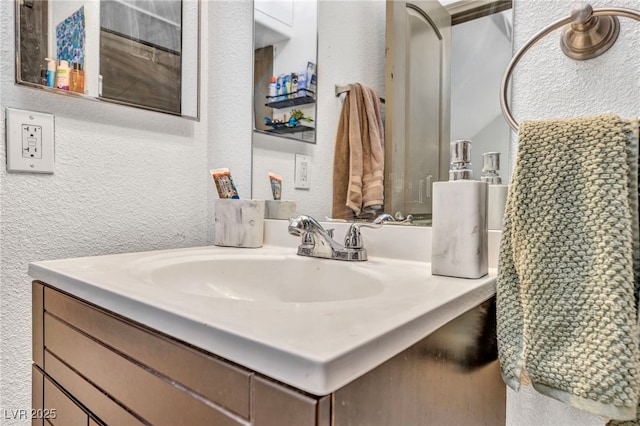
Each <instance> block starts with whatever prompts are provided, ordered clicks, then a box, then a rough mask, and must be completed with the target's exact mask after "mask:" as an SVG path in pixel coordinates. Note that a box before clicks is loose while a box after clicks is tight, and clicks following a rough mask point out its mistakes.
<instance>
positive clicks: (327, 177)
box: [252, 0, 512, 225]
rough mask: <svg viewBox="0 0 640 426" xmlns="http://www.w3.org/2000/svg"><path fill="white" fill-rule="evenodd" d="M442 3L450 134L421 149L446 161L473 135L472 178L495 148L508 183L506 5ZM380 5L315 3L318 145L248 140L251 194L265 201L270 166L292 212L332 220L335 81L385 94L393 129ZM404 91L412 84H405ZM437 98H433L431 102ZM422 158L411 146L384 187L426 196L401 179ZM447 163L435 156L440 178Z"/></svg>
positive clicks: (417, 110)
mask: <svg viewBox="0 0 640 426" xmlns="http://www.w3.org/2000/svg"><path fill="white" fill-rule="evenodd" d="M429 2H430V1H425V2H424V3H429ZM364 3H366V5H364ZM393 3H396V2H393ZM442 3H443V6H444V7H445V9H446V10H447V11H448V13H449V14H450V15H451V47H450V49H448V51H447V52H444V53H445V54H446V55H447V56H449V57H450V59H449V60H450V67H451V71H450V75H449V77H450V80H451V81H450V87H449V88H448V90H450V94H449V95H446V98H445V99H442V101H444V102H448V103H450V119H449V120H446V125H447V127H448V129H447V130H448V131H449V137H447V138H444V137H441V138H439V139H436V142H435V143H436V144H437V146H434V145H430V146H424V149H431V150H435V151H436V152H439V153H440V154H442V155H441V157H443V156H444V157H447V158H448V152H449V143H450V141H451V140H453V139H471V140H472V141H473V149H472V152H473V168H474V177H475V179H478V180H479V179H480V177H481V175H482V153H483V152H488V151H497V152H500V153H501V159H502V168H501V172H500V174H501V176H502V178H503V181H504V182H505V183H508V179H509V164H508V162H509V145H510V143H509V139H510V132H509V129H508V126H507V125H506V124H505V123H504V122H503V120H502V117H501V112H500V107H499V100H498V99H499V88H500V84H499V83H500V79H501V77H502V74H503V72H504V69H505V68H506V65H507V63H508V61H509V59H510V57H511V54H512V47H511V33H512V30H511V16H512V10H511V2H510V1H489V2H487V1H480V0H470V1H453V2H452V1H448V2H446V1H444V0H443V1H442ZM386 9H387V2H385V1H377V2H331V5H330V7H329V6H328V5H326V4H325V3H324V2H319V4H318V12H319V15H318V46H319V50H318V62H319V63H320V64H321V66H322V69H321V76H320V77H321V78H320V79H319V84H318V92H319V97H318V102H317V107H318V115H319V117H320V119H321V120H320V121H321V123H322V124H321V125H320V126H318V128H317V134H318V144H316V145H309V144H299V143H298V144H294V143H288V144H286V143H275V142H274V143H271V144H265V143H262V142H259V141H257V140H256V138H255V137H254V144H253V182H252V190H253V197H254V198H263V199H270V198H271V194H270V187H269V186H268V178H267V173H268V172H269V171H273V172H276V173H278V174H280V175H282V177H283V187H282V197H283V199H289V200H295V201H296V202H297V209H298V213H304V214H309V215H311V216H314V217H316V218H318V219H325V218H326V217H331V210H332V193H333V183H332V168H333V164H334V158H333V155H334V144H335V139H336V131H337V126H338V121H339V117H340V111H341V109H342V105H343V102H344V95H342V96H340V97H335V96H334V93H333V92H334V88H335V86H336V85H339V86H344V85H346V84H349V83H355V82H359V83H362V84H365V85H368V86H370V87H374V88H375V89H377V91H378V92H379V93H380V95H381V97H383V98H386V99H387V105H386V106H385V107H383V113H384V115H386V117H385V126H389V125H390V124H391V125H392V126H393V123H389V122H388V121H387V120H388V114H389V104H388V100H389V97H390V96H393V95H392V94H391V92H390V90H391V89H390V87H388V85H387V84H386V83H385V66H386V63H387V62H388V60H389V58H388V52H386V54H387V56H386V57H385V49H386V48H387V40H385V32H386V31H385V27H386V13H387V12H386ZM385 86H387V87H385ZM409 90H418V89H416V88H413V87H410V88H409ZM440 101H441V100H440V99H431V102H432V103H433V104H435V105H437V104H438V103H439V102H440ZM432 106H433V105H431V106H430V105H426V106H413V107H412V108H413V110H412V111H411V114H407V115H404V116H401V117H400V118H399V120H401V121H402V120H419V119H420V114H422V113H424V111H427V110H428V109H429V108H431V107H432ZM394 128H395V127H394ZM386 131H388V129H386ZM443 134H444V132H443ZM387 143H388V142H387V141H385V144H387ZM432 144H433V142H432ZM296 154H304V155H306V156H308V158H309V181H308V184H309V185H308V186H309V187H308V188H305V189H298V188H296V186H297V185H296V181H295V180H296ZM421 155H422V154H420V153H419V152H418V153H415V152H414V151H411V153H410V155H405V156H403V163H404V164H403V165H402V167H404V169H402V168H398V169H394V170H393V172H394V174H396V176H403V175H404V176H405V177H404V178H403V179H387V178H386V179H385V182H384V185H385V191H386V190H388V189H389V188H394V187H395V189H396V190H397V191H399V192H400V193H402V192H403V191H404V192H406V189H407V188H409V187H410V188H411V189H412V190H413V189H415V190H416V197H420V196H422V197H423V199H427V198H428V197H429V195H430V194H429V192H428V191H429V190H430V187H429V185H427V184H426V183H425V182H423V184H422V189H420V182H419V181H415V182H414V181H413V180H412V179H411V178H407V174H406V173H405V172H406V169H407V168H410V167H416V164H418V163H419V161H421V157H420V156H421ZM425 155H426V154H425ZM386 157H387V156H386V155H385V168H386V167H388V166H389V164H391V165H393V161H389V159H388V158H386ZM416 161H418V162H416ZM443 161H444V162H443ZM447 163H448V161H447V159H445V160H442V159H441V163H440V168H439V172H438V179H440V180H443V179H444V178H443V176H446V174H447V169H448V164H447ZM434 180H435V179H434ZM385 201H386V200H385ZM398 211H399V212H400V213H401V215H406V214H408V213H409V212H408V211H402V210H401V209H399V210H398ZM398 211H395V210H394V209H393V208H391V209H389V208H386V206H385V213H390V214H391V215H392V216H395V214H396V213H397V212H398ZM419 222H420V223H418V224H420V225H429V224H430V221H429V220H428V215H425V218H424V220H422V221H419Z"/></svg>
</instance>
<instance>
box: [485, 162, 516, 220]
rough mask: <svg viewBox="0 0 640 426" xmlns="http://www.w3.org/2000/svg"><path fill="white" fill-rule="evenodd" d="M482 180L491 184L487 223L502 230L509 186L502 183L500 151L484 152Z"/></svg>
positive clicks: (488, 197)
mask: <svg viewBox="0 0 640 426" xmlns="http://www.w3.org/2000/svg"><path fill="white" fill-rule="evenodd" d="M482 162H483V163H482V173H483V176H482V177H480V180H481V181H482V182H487V183H488V184H489V192H488V196H487V224H488V228H489V229H491V230H498V231H501V230H502V221H503V216H504V208H505V206H506V204H507V192H508V191H509V187H508V186H507V185H503V184H502V178H501V177H500V175H499V174H498V172H499V171H500V153H499V152H485V153H484V154H482Z"/></svg>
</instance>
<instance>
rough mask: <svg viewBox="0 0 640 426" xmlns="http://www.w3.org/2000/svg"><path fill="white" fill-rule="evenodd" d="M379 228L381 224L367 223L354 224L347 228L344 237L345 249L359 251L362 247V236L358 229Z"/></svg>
mask: <svg viewBox="0 0 640 426" xmlns="http://www.w3.org/2000/svg"><path fill="white" fill-rule="evenodd" d="M362 227H364V228H374V229H375V228H381V227H382V223H367V222H354V223H352V224H351V226H350V227H349V230H348V231H347V235H346V236H345V237H344V246H345V248H351V249H361V248H363V247H364V245H363V244H362V235H361V234H360V228H362Z"/></svg>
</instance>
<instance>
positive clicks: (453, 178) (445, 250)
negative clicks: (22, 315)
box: [431, 140, 488, 278]
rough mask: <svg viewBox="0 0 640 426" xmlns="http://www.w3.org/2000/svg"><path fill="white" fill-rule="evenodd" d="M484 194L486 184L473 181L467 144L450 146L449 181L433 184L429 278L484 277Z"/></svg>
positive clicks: (466, 142)
mask: <svg viewBox="0 0 640 426" xmlns="http://www.w3.org/2000/svg"><path fill="white" fill-rule="evenodd" d="M487 192H488V184H487V183H486V182H480V181H475V180H473V171H472V170H471V141H468V140H458V141H453V142H451V168H450V170H449V181H448V182H434V183H433V210H432V211H433V222H432V235H431V273H432V274H434V275H445V276H449V277H457V278H480V277H482V276H484V275H486V274H487V271H488V242H487V238H488V233H487Z"/></svg>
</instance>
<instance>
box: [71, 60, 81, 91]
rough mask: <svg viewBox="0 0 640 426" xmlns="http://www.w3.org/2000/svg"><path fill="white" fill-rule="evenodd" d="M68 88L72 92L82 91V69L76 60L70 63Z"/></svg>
mask: <svg viewBox="0 0 640 426" xmlns="http://www.w3.org/2000/svg"><path fill="white" fill-rule="evenodd" d="M69 89H70V90H71V91H72V92H77V93H84V71H82V65H80V64H78V63H76V62H74V63H73V64H72V68H71V81H70V85H69Z"/></svg>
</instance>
